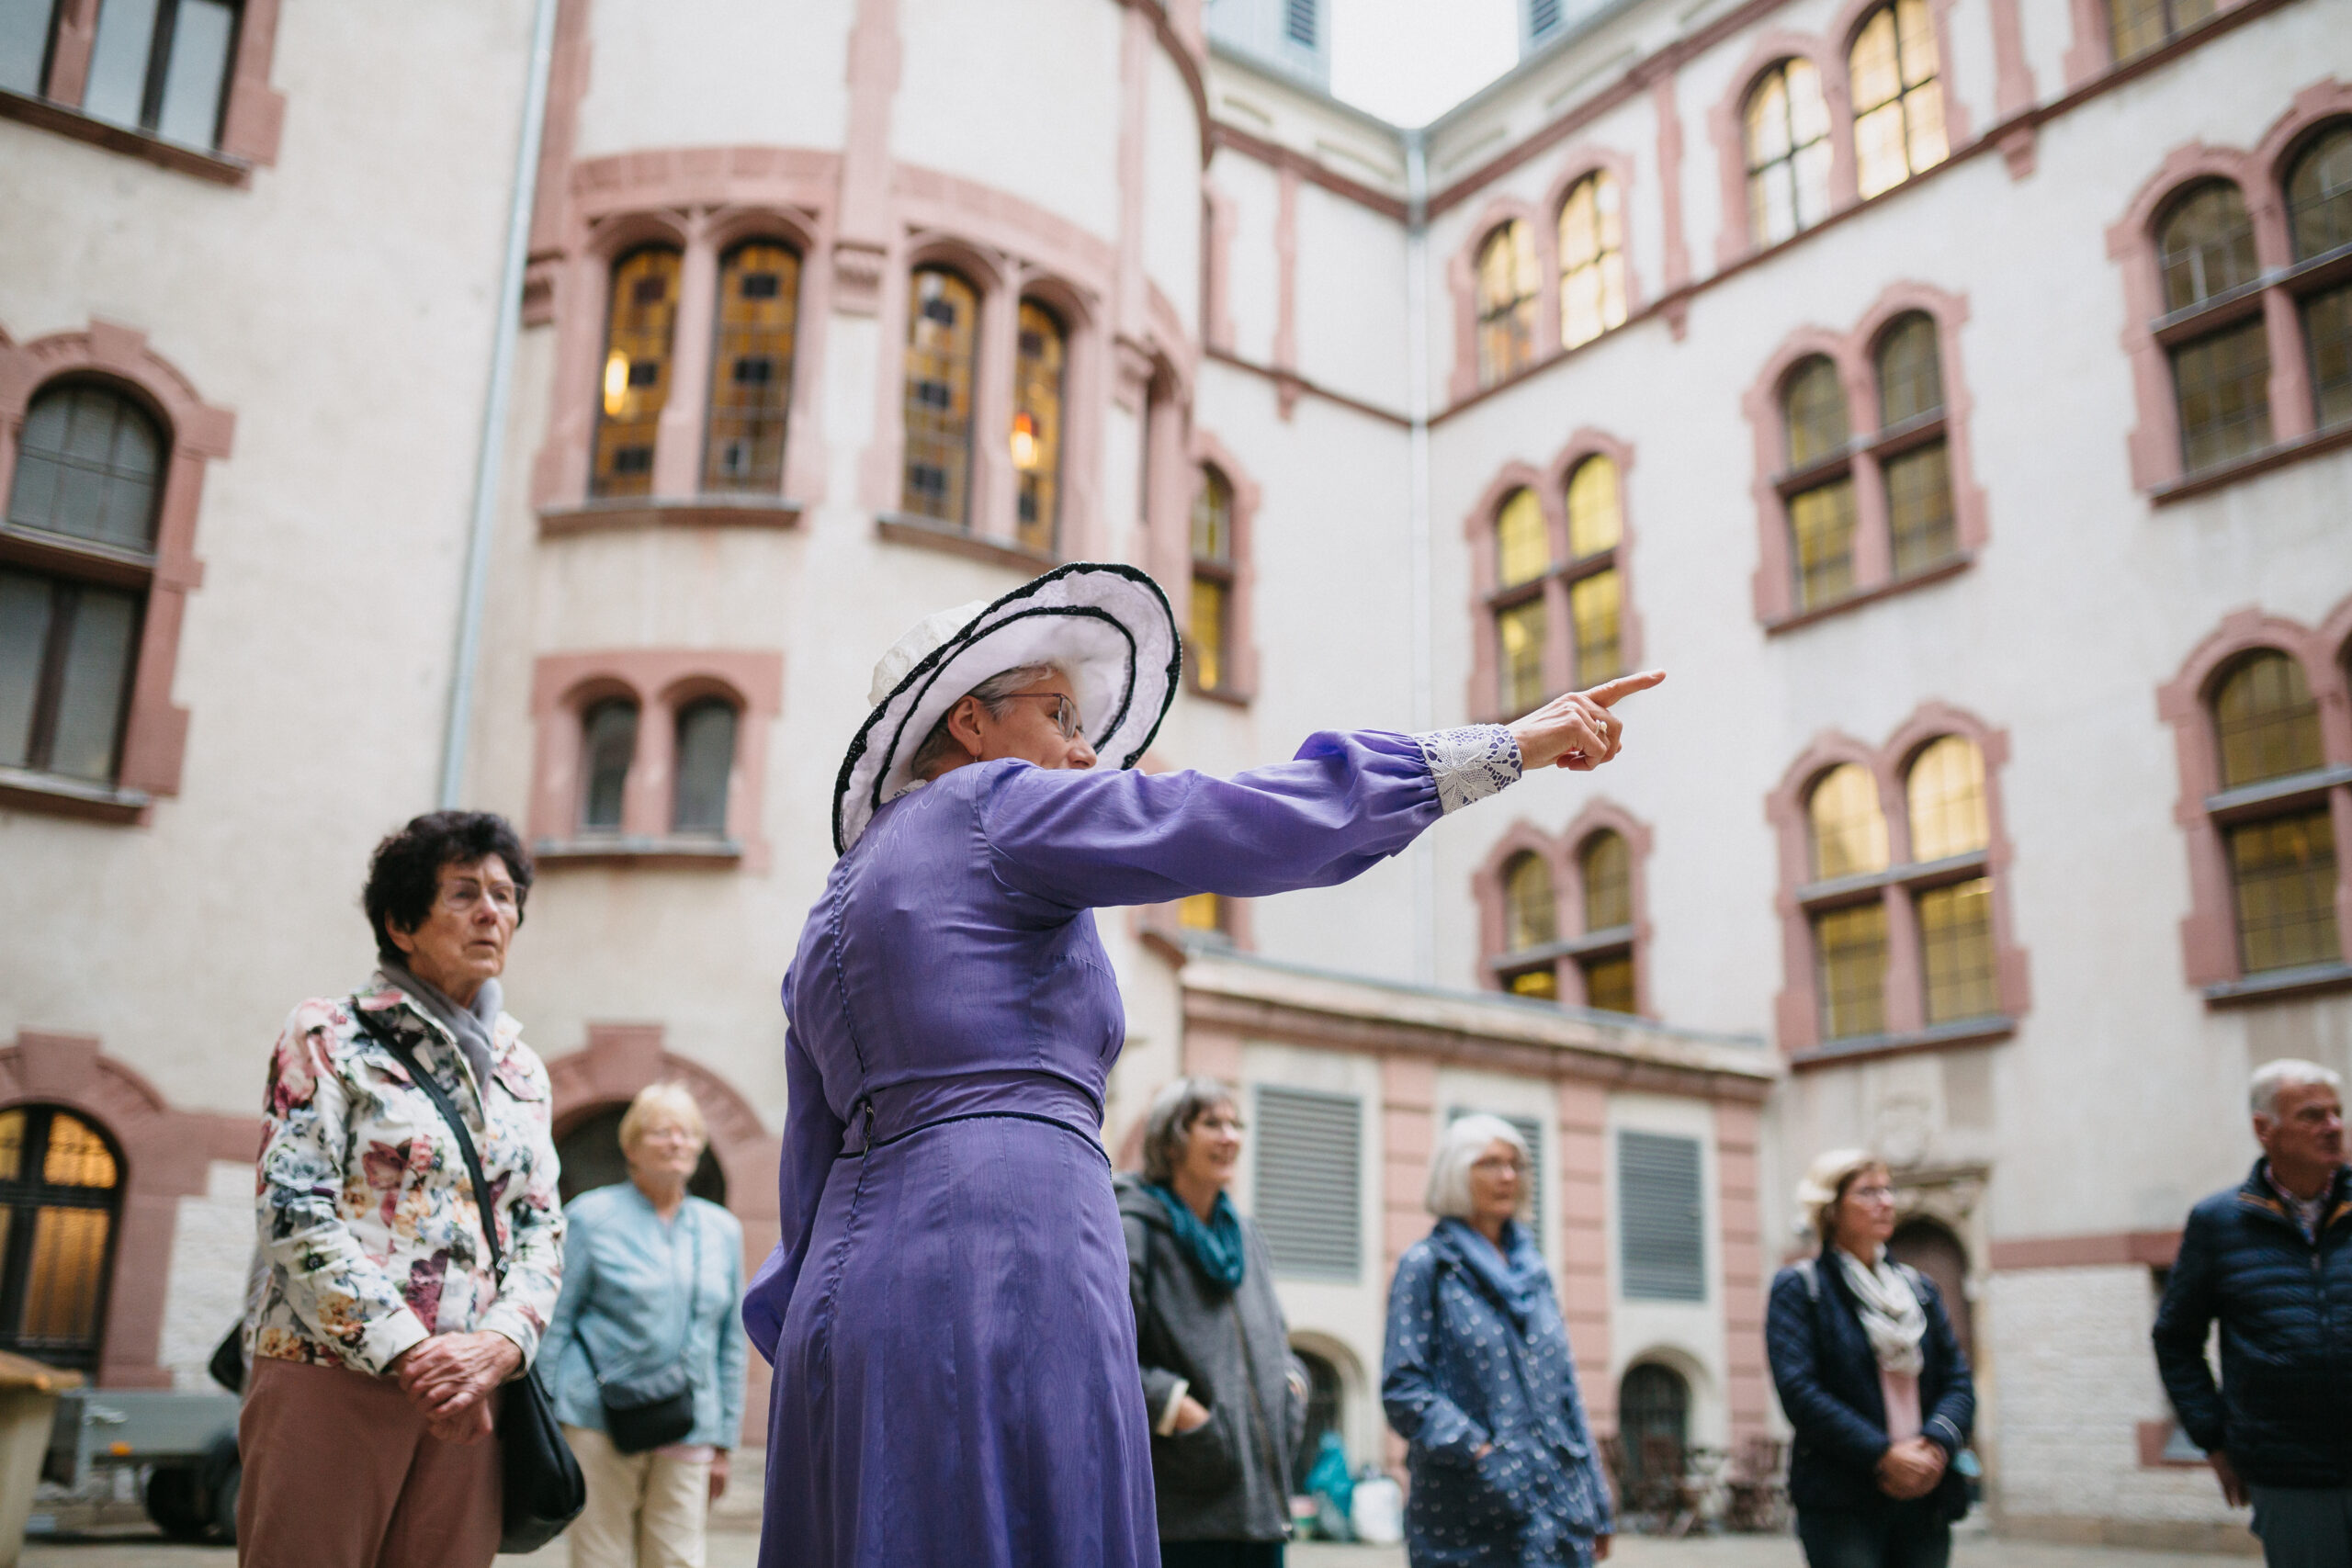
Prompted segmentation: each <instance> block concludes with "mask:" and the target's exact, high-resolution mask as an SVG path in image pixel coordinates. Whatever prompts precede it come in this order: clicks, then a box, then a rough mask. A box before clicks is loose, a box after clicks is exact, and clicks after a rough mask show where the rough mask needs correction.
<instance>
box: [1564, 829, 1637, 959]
mask: <svg viewBox="0 0 2352 1568" xmlns="http://www.w3.org/2000/svg"><path fill="white" fill-rule="evenodd" d="M1577 869H1578V871H1579V872H1580V873H1581V874H1582V876H1583V878H1584V930H1585V934H1586V935H1587V936H1590V935H1591V934H1592V933H1593V932H1595V931H1613V930H1614V929H1616V928H1617V927H1619V926H1630V925H1632V924H1633V923H1634V857H1633V852H1632V851H1631V850H1629V849H1628V848H1627V847H1626V844H1625V840H1624V838H1623V836H1622V835H1620V834H1616V833H1607V832H1602V833H1595V834H1594V835H1593V836H1592V837H1591V838H1589V839H1587V840H1585V841H1584V849H1583V850H1582V851H1581V852H1579V853H1578V855H1577Z"/></svg>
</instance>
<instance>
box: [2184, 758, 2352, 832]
mask: <svg viewBox="0 0 2352 1568" xmlns="http://www.w3.org/2000/svg"><path fill="white" fill-rule="evenodd" d="M2337 784H2352V766H2345V767H2337V768H2314V769H2312V771H2310V772H2309V773H2290V774H2288V775H2287V776H2286V777H2284V778H2276V779H2265V780H2263V781H2262V782H2261V783H2260V784H2240V785H2239V786H2238V787H2237V788H2235V789H2225V790H2223V791H2222V793H2221V794H2219V795H2207V796H2206V797H2205V809H2206V811H2207V812H2208V813H2209V814H2211V816H2214V817H2218V818H2223V819H2225V820H2226V819H2229V818H2234V817H2238V816H2241V815H2245V814H2247V813H2250V812H2253V811H2255V810H2256V809H2257V808H2259V807H2266V806H2286V805H2297V806H2300V805H2301V804H2302V803H2303V802H2304V801H2305V800H2306V799H2320V798H2324V797H2325V795H2326V794H2327V792H2328V791H2329V790H2331V789H2334V788H2335V786H2336V785H2337Z"/></svg>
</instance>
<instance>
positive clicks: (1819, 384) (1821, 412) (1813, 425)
mask: <svg viewBox="0 0 2352 1568" xmlns="http://www.w3.org/2000/svg"><path fill="white" fill-rule="evenodd" d="M1781 414H1782V417H1783V420H1784V422H1785V424H1786V428H1787V432H1788V453H1789V467H1790V468H1809V467H1810V466H1812V465H1813V464H1815V463H1818V462H1820V461H1822V460H1823V459H1824V458H1826V457H1835V456H1837V455H1838V453H1839V452H1842V451H1844V450H1845V447H1846V441H1847V437H1848V434H1849V429H1850V427H1849V424H1848V423H1847V417H1846V387H1845V383H1844V382H1843V381H1841V380H1839V379H1838V367H1837V366H1835V365H1833V364H1831V363H1830V361H1829V358H1828V356H1827V355H1818V354H1816V355H1814V356H1813V357H1811V358H1809V359H1806V360H1804V361H1802V362H1800V363H1799V364H1798V365H1797V367H1795V368H1794V369H1792V370H1791V371H1790V372H1789V378H1788V380H1787V381H1786V382H1784V383H1783V384H1782V387H1781Z"/></svg>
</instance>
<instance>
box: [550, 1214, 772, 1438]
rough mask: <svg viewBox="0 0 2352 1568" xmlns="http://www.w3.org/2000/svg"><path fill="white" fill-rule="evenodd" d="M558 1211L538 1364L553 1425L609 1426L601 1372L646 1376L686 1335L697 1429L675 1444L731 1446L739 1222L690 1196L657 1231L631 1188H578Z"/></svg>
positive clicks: (737, 1361)
mask: <svg viewBox="0 0 2352 1568" xmlns="http://www.w3.org/2000/svg"><path fill="white" fill-rule="evenodd" d="M563 1213H564V1223H565V1225H566V1226H567V1232H566V1235H565V1236H564V1242H563V1294H562V1295H561V1297H560V1298H559V1299H558V1300H557V1302H556V1304H555V1320H554V1321H553V1322H551V1323H549V1324H548V1331H547V1336H546V1337H545V1338H544V1339H543V1340H542V1341H541V1342H540V1345H539V1359H538V1364H539V1365H540V1366H541V1367H542V1368H545V1369H546V1370H547V1380H548V1393H550V1394H552V1395H553V1396H554V1398H555V1413H556V1419H557V1420H559V1421H561V1422H563V1423H565V1424H566V1425H568V1426H573V1427H594V1428H596V1429H597V1430H598V1431H602V1430H604V1427H605V1407H604V1403H603V1401H602V1400H601V1399H599V1398H598V1396H597V1392H596V1373H597V1372H599V1371H601V1372H603V1373H604V1374H605V1376H606V1377H607V1378H622V1379H627V1378H631V1377H641V1376H643V1375H645V1374H646V1373H649V1372H651V1371H655V1370H657V1369H658V1368H660V1367H662V1366H664V1365H666V1364H668V1362H669V1361H670V1359H671V1358H672V1357H673V1355H675V1354H676V1351H677V1347H678V1344H679V1340H680V1337H681V1332H682V1331H683V1334H684V1342H685V1359H686V1365H687V1366H688V1367H689V1368H691V1369H692V1370H693V1376H694V1390H695V1427H694V1430H693V1431H691V1432H689V1433H687V1434H686V1435H685V1437H684V1438H681V1439H680V1441H682V1442H687V1443H708V1444H709V1445H711V1446H712V1447H714V1448H721V1449H731V1448H733V1447H734V1446H735V1442H736V1438H737V1436H738V1435H739V1434H740V1433H741V1430H742V1426H743V1361H744V1344H745V1341H744V1338H743V1331H742V1329H741V1328H740V1327H739V1326H737V1324H736V1312H735V1309H736V1303H737V1302H739V1301H740V1300H741V1298H742V1294H743V1227H742V1226H741V1224H738V1223H737V1222H736V1219H735V1216H734V1215H732V1214H730V1213H728V1212H727V1211H726V1210H724V1209H722V1208H720V1207H719V1206H718V1204H716V1203H711V1202H707V1201H704V1200H702V1199H700V1198H688V1199H687V1200H686V1201H685V1206H684V1208H682V1209H680V1210H679V1211H678V1213H677V1217H676V1218H674V1219H673V1220H671V1221H669V1222H668V1223H667V1224H664V1223H663V1221H662V1217H661V1215H659V1214H657V1213H654V1212H653V1204H652V1203H651V1202H650V1201H649V1200H648V1199H647V1198H646V1196H645V1194H644V1193H642V1192H639V1190H637V1189H636V1187H635V1186H633V1185H632V1184H630V1183H628V1182H626V1181H623V1182H620V1183H618V1184H616V1185H615V1186H611V1187H599V1188H597V1189H596V1190H594V1191H593V1192H582V1194H581V1195H580V1196H579V1197H577V1198H574V1199H573V1200H572V1201H571V1202H570V1203H568V1204H566V1205H565V1206H564V1211H563ZM697 1244H699V1250H700V1254H701V1268H700V1270H699V1272H696V1270H695V1254H696V1250H697ZM690 1311H691V1315H692V1321H691V1322H690V1323H689V1322H687V1321H686V1319H687V1316H688V1314H689V1312H690ZM592 1354H593V1355H594V1359H595V1366H594V1370H593V1371H592V1370H591V1369H590V1366H589V1358H590V1356H591V1355H592Z"/></svg>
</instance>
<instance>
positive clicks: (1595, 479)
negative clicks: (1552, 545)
mask: <svg viewBox="0 0 2352 1568" xmlns="http://www.w3.org/2000/svg"><path fill="white" fill-rule="evenodd" d="M1624 527H1625V520H1624V513H1623V511H1622V510H1621V508H1620V506H1619V502H1618V495H1617V465H1616V464H1615V463H1613V462H1611V461H1610V460H1609V459H1608V458H1607V457H1587V458H1586V459H1585V460H1584V461H1583V462H1581V463H1578V464H1577V471H1576V472H1575V473H1573V474H1571V475H1569V476H1568V554H1569V556H1570V557H1571V558H1574V559H1577V560H1583V559H1586V558H1588V557H1591V556H1597V555H1599V554H1600V552H1601V551H1603V550H1613V549H1615V548H1616V547H1617V541H1618V539H1619V538H1621V537H1622V536H1623V533H1624Z"/></svg>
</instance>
